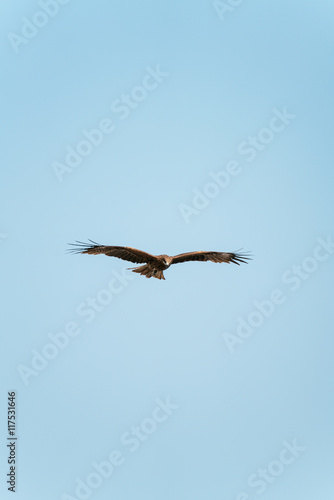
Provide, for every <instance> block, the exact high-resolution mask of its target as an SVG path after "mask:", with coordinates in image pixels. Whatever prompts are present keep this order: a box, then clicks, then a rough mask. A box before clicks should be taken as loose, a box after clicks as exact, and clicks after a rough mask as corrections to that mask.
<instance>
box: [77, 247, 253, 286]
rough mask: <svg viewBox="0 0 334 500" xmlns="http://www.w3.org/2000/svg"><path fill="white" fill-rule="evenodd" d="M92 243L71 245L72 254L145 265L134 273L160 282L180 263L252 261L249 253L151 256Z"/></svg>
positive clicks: (192, 253)
mask: <svg viewBox="0 0 334 500" xmlns="http://www.w3.org/2000/svg"><path fill="white" fill-rule="evenodd" d="M89 241H90V243H82V242H81V241H77V242H76V243H70V245H72V246H73V247H74V248H71V249H70V252H72V253H87V254H90V255H98V254H104V255H107V256H108V257H117V258H118V259H122V260H128V261H130V262H134V263H135V264H145V265H144V266H140V267H130V268H128V269H131V270H132V272H134V273H139V274H141V275H142V276H146V278H152V277H153V278H157V279H158V280H164V279H165V277H164V273H163V271H165V270H166V269H168V268H169V266H171V265H172V264H178V263H179V262H188V261H193V260H197V261H201V262H205V261H208V260H210V261H211V262H219V263H220V262H226V263H228V264H229V263H230V262H233V264H237V265H238V266H239V265H240V262H243V263H244V264H247V261H248V260H250V259H251V257H250V255H249V253H248V252H245V253H237V252H188V253H180V254H179V255H174V256H173V257H170V256H169V255H151V254H150V253H146V252H143V251H142V250H137V248H131V247H116V246H104V245H99V244H98V243H95V241H92V240H89Z"/></svg>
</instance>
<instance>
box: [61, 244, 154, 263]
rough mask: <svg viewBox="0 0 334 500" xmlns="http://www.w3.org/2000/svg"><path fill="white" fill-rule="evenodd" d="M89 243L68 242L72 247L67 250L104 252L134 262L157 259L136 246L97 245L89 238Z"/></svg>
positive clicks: (94, 253) (89, 252)
mask: <svg viewBox="0 0 334 500" xmlns="http://www.w3.org/2000/svg"><path fill="white" fill-rule="evenodd" d="M89 241H90V242H91V243H82V242H81V241H77V242H76V243H69V244H70V245H72V246H73V247H74V248H71V249H70V250H69V251H70V252H72V253H87V254H90V255H98V254H104V255H108V257H117V258H118V259H122V260H128V261H130V262H134V263H135V264H142V263H150V262H155V261H157V260H158V259H157V258H156V257H155V256H154V255H151V254H149V253H146V252H142V251H141V250H137V249H136V248H131V247H110V246H104V245H99V244H98V243H95V241H92V240H89Z"/></svg>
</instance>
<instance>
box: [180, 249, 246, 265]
mask: <svg viewBox="0 0 334 500" xmlns="http://www.w3.org/2000/svg"><path fill="white" fill-rule="evenodd" d="M172 259H173V260H172V262H171V263H172V264H178V263H179V262H189V261H192V260H197V261H201V262H206V261H208V260H210V261H211V262H219V263H220V262H227V263H228V264H229V263H230V262H233V264H238V266H239V265H240V262H243V263H244V264H248V262H247V261H248V260H251V257H250V255H249V253H247V252H245V253H237V252H235V253H234V252H231V253H228V252H189V253H180V254H179V255H175V256H174V257H172Z"/></svg>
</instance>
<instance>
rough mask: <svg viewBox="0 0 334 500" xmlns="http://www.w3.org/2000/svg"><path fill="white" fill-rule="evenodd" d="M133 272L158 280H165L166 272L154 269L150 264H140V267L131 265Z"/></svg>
mask: <svg viewBox="0 0 334 500" xmlns="http://www.w3.org/2000/svg"><path fill="white" fill-rule="evenodd" d="M129 269H131V270H132V272H133V273H139V274H141V275H142V276H146V278H157V279H158V280H164V279H165V277H164V273H163V272H162V271H158V270H156V269H152V268H151V267H150V266H148V265H145V266H140V267H129Z"/></svg>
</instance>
